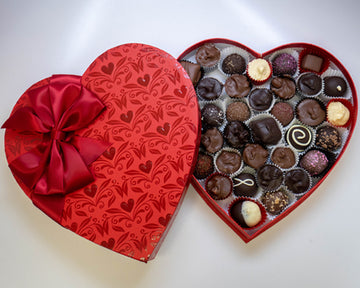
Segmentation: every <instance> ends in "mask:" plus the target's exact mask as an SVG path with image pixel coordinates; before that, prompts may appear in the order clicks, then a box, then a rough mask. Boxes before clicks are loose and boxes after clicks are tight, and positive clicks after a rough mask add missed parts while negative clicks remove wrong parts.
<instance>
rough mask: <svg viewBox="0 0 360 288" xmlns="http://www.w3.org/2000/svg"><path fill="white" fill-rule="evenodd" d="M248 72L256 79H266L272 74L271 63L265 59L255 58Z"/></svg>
mask: <svg viewBox="0 0 360 288" xmlns="http://www.w3.org/2000/svg"><path fill="white" fill-rule="evenodd" d="M248 74H249V76H250V77H251V78H252V79H254V80H257V81H261V80H265V79H267V78H268V77H269V76H270V74H271V69H270V65H269V63H268V62H267V61H266V60H264V59H254V60H252V61H251V62H250V63H249V65H248Z"/></svg>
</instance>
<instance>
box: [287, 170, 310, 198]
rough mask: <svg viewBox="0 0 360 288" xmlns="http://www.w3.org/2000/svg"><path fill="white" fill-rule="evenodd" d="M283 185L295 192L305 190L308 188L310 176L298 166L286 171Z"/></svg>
mask: <svg viewBox="0 0 360 288" xmlns="http://www.w3.org/2000/svg"><path fill="white" fill-rule="evenodd" d="M285 185H286V187H288V188H289V190H290V191H291V192H293V193H295V194H301V193H304V192H306V191H307V190H308V189H309V188H310V176H309V175H308V174H307V173H306V172H305V171H304V170H303V169H300V168H296V169H293V170H290V171H288V172H286V174H285Z"/></svg>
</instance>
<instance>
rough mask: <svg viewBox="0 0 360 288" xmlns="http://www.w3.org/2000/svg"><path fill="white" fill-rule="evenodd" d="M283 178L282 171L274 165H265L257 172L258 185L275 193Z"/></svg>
mask: <svg viewBox="0 0 360 288" xmlns="http://www.w3.org/2000/svg"><path fill="white" fill-rule="evenodd" d="M283 178H284V177H283V173H282V172H281V170H280V169H279V168H278V167H276V166H274V165H270V164H265V165H264V166H262V167H260V168H259V170H258V171H257V179H258V184H259V186H260V187H261V188H263V189H264V190H267V191H274V190H276V189H277V188H279V186H280V185H281V183H282V181H283Z"/></svg>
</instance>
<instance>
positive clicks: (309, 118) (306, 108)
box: [296, 99, 326, 126]
mask: <svg viewBox="0 0 360 288" xmlns="http://www.w3.org/2000/svg"><path fill="white" fill-rule="evenodd" d="M296 115H297V117H298V118H299V120H300V121H301V122H302V123H304V124H306V125H309V126H317V125H319V124H321V123H322V122H323V121H324V120H325V118H326V111H325V108H323V107H322V105H321V104H320V102H319V101H317V100H315V99H305V100H303V101H300V102H299V104H298V105H297V106H296Z"/></svg>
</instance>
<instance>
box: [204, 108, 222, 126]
mask: <svg viewBox="0 0 360 288" xmlns="http://www.w3.org/2000/svg"><path fill="white" fill-rule="evenodd" d="M201 120H202V121H203V124H204V126H206V125H208V126H215V127H218V126H221V124H222V123H223V122H224V112H223V111H222V110H221V109H220V108H219V107H218V106H216V105H215V104H212V103H210V104H206V105H205V106H204V107H203V109H201Z"/></svg>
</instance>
